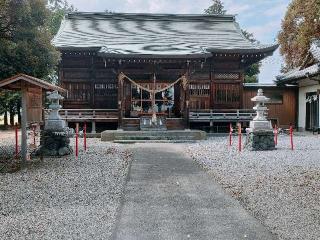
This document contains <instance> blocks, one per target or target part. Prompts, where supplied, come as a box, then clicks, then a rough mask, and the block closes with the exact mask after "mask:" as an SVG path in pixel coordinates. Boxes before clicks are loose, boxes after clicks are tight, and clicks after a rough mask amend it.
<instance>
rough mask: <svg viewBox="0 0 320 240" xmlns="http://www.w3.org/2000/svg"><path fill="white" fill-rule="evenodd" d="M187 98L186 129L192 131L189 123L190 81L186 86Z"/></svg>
mask: <svg viewBox="0 0 320 240" xmlns="http://www.w3.org/2000/svg"><path fill="white" fill-rule="evenodd" d="M185 96H186V98H185V99H186V107H185V121H186V126H185V128H186V129H190V122H189V112H190V111H189V109H190V107H189V105H190V91H189V81H188V83H187V86H186V90H185Z"/></svg>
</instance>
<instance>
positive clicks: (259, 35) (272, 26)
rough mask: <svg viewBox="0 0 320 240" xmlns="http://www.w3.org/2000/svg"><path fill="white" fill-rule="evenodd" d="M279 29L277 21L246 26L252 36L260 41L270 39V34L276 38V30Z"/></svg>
mask: <svg viewBox="0 0 320 240" xmlns="http://www.w3.org/2000/svg"><path fill="white" fill-rule="evenodd" d="M279 30H280V23H279V21H277V20H275V21H271V22H267V23H265V24H264V25H255V26H251V27H248V28H247V31H249V32H250V33H253V35H254V37H255V38H256V39H258V40H259V41H261V42H266V40H267V39H270V36H274V38H276V36H277V33H278V31H279Z"/></svg>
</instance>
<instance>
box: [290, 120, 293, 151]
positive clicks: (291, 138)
mask: <svg viewBox="0 0 320 240" xmlns="http://www.w3.org/2000/svg"><path fill="white" fill-rule="evenodd" d="M290 144H291V150H293V126H292V124H290Z"/></svg>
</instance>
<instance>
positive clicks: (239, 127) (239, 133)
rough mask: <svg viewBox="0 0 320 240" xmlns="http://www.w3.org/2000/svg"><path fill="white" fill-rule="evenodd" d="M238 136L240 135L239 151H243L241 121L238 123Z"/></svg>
mask: <svg viewBox="0 0 320 240" xmlns="http://www.w3.org/2000/svg"><path fill="white" fill-rule="evenodd" d="M238 136H239V152H241V148H242V132H241V123H239V124H238Z"/></svg>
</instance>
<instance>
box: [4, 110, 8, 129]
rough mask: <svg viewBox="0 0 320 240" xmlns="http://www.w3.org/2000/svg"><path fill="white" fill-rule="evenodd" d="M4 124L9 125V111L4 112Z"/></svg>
mask: <svg viewBox="0 0 320 240" xmlns="http://www.w3.org/2000/svg"><path fill="white" fill-rule="evenodd" d="M3 124H4V126H8V112H7V111H5V112H4V121H3Z"/></svg>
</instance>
